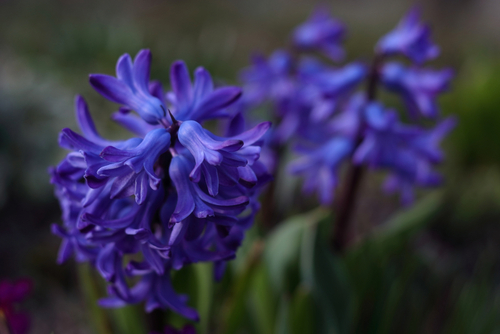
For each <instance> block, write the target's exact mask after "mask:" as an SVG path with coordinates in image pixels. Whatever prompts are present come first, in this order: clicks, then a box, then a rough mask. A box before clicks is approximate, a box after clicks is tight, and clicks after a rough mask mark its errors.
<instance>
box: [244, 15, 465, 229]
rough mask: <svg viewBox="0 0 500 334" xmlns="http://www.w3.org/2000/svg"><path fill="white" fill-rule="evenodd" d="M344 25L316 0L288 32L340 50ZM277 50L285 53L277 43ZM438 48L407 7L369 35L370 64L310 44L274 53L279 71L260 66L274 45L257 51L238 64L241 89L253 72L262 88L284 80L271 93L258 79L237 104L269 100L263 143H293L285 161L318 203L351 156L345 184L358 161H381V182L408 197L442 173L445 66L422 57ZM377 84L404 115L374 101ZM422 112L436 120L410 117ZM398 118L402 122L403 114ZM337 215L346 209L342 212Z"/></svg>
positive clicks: (327, 199)
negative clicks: (380, 32)
mask: <svg viewBox="0 0 500 334" xmlns="http://www.w3.org/2000/svg"><path fill="white" fill-rule="evenodd" d="M344 34H345V29H344V28H343V27H342V25H341V24H340V23H339V22H338V21H337V20H335V19H333V18H331V17H330V16H329V14H328V13H327V12H326V11H325V8H324V7H320V8H318V9H317V10H316V11H315V12H314V13H313V15H312V16H311V17H310V18H309V19H308V20H307V21H306V22H305V23H303V24H301V25H300V26H299V27H298V28H296V30H295V31H294V33H293V40H294V42H295V44H296V45H297V46H302V47H299V48H298V50H304V51H310V50H312V49H314V50H317V51H321V50H325V49H328V48H330V49H339V50H340V49H341V44H340V42H341V41H342V36H343V35H344ZM295 51H296V50H295ZM279 54H281V55H287V53H286V52H285V51H282V50H280V51H279ZM438 54H439V49H438V47H437V46H436V45H435V44H434V43H433V42H432V41H431V36H430V29H429V27H428V26H427V25H425V24H423V23H422V22H421V21H420V14H419V12H418V10H417V9H413V10H411V11H410V12H409V13H408V14H407V15H406V16H405V17H404V18H403V19H402V20H401V22H400V23H399V25H398V26H397V27H396V28H395V29H394V30H393V31H391V32H389V33H388V34H387V35H386V36H384V37H382V38H381V39H380V41H379V42H378V43H377V45H376V47H375V55H374V57H373V59H374V60H373V62H372V64H367V63H364V62H362V61H354V62H351V63H347V64H341V65H338V66H337V65H333V64H330V63H329V62H326V61H324V60H322V59H320V58H314V57H312V56H311V55H310V54H308V55H306V56H302V55H301V54H300V53H299V54H297V53H295V54H294V57H293V58H292V57H290V56H288V57H284V56H283V58H284V59H287V61H286V62H283V64H286V66H283V67H281V68H282V69H283V70H281V71H275V72H273V73H279V75H269V73H271V71H269V68H272V66H271V64H272V63H273V62H272V59H273V58H274V57H276V53H274V54H273V55H272V56H271V57H270V58H269V59H268V60H267V62H264V60H261V61H260V63H259V66H257V65H256V64H255V63H254V64H253V65H252V66H250V67H249V68H247V69H245V70H243V74H244V75H242V77H241V79H242V81H243V90H244V91H247V90H252V89H254V88H253V87H255V85H256V82H258V84H259V87H266V88H267V87H273V86H274V85H275V84H276V82H287V85H286V86H287V87H289V88H288V89H286V90H281V92H282V94H280V95H279V98H277V97H276V95H274V94H271V93H270V92H271V90H270V89H263V90H262V92H261V95H262V96H264V97H262V96H259V98H256V99H255V100H254V101H253V103H252V102H251V101H250V102H249V103H247V104H246V105H247V107H248V106H252V105H254V106H255V107H261V105H265V104H266V103H267V104H268V105H269V104H270V105H271V107H272V111H273V112H274V118H275V120H276V123H277V125H276V127H275V130H274V131H273V132H272V133H271V134H270V135H269V136H270V137H271V140H269V142H271V143H272V145H271V148H272V149H273V150H274V151H275V152H277V153H278V152H282V151H283V150H284V149H285V147H287V146H288V145H291V146H292V147H295V148H296V149H295V152H296V154H297V159H296V160H295V161H293V162H292V163H291V164H290V166H289V168H288V171H289V172H291V173H292V174H294V175H299V176H303V177H304V183H303V191H304V192H305V193H306V194H309V193H311V192H313V191H316V192H317V193H318V196H319V199H320V201H321V203H322V204H323V205H328V204H331V203H332V202H333V199H334V196H333V194H334V193H335V190H336V188H337V186H338V184H339V182H338V180H339V179H341V176H340V175H339V173H340V171H341V170H342V168H341V166H342V165H343V164H347V165H349V166H350V167H349V168H348V170H347V173H346V179H347V180H346V181H345V182H346V183H347V184H349V185H348V186H346V187H345V189H349V187H350V186H351V185H353V187H356V185H357V184H359V182H358V181H357V179H359V177H360V175H361V171H362V170H363V168H364V167H363V166H366V167H369V168H370V169H377V170H385V171H387V173H388V175H389V176H388V179H387V181H386V183H385V184H384V185H383V188H384V190H385V191H387V192H389V193H392V192H398V193H400V194H401V202H402V203H403V204H410V203H411V202H412V200H413V198H414V196H413V189H414V188H415V187H433V186H436V185H438V184H440V183H441V182H442V178H441V177H440V176H439V174H438V173H437V172H436V171H434V168H435V167H436V165H437V164H439V163H440V162H442V161H443V155H442V153H441V152H440V151H439V149H438V146H439V143H440V141H441V140H442V139H443V138H444V137H445V136H446V134H447V133H448V132H449V131H450V130H451V129H452V128H453V127H454V125H455V124H456V120H454V119H453V118H448V119H444V120H442V119H440V113H439V107H438V103H437V99H438V97H439V96H440V94H442V93H444V92H445V91H447V90H448V89H449V86H450V81H451V79H452V78H453V71H451V70H450V69H444V70H434V69H429V68H426V67H423V64H424V63H425V62H426V61H428V60H432V59H434V58H436V57H437V56H438ZM394 56H403V57H405V58H407V59H408V60H409V61H410V62H411V64H410V65H403V64H401V63H397V62H394V61H392V59H391V58H392V57H394ZM249 73H251V74H252V75H251V76H249V75H248V74H249ZM256 78H258V80H257V79H256ZM278 78H279V80H278ZM381 89H385V90H387V91H388V92H390V93H394V94H396V95H398V96H399V97H400V98H401V99H402V101H403V102H404V106H405V110H404V111H402V112H403V113H406V114H407V116H402V117H399V114H400V113H401V111H396V110H391V109H390V108H387V107H385V106H384V105H383V103H382V102H380V101H378V91H379V90H381ZM263 101H264V102H263ZM283 101H285V102H283ZM268 102H271V103H268ZM250 109H251V107H250ZM248 112H249V111H248V110H246V111H245V113H247V114H248ZM421 117H424V118H428V119H431V120H432V121H435V122H437V125H436V126H435V127H434V128H433V127H432V125H431V124H430V123H428V124H429V125H428V126H426V127H424V126H422V125H421V124H420V123H417V121H419V119H420V118H421ZM404 119H409V122H407V123H406V122H403V121H402V120H404ZM430 138H433V139H432V140H431V139H430ZM438 152H439V153H438ZM346 192H348V191H347V190H346ZM351 193H353V192H351ZM349 196H351V195H343V196H341V198H340V199H339V203H341V204H339V205H341V206H342V207H341V208H340V210H341V211H343V210H350V207H352V206H350V205H347V204H346V203H347V202H349V201H352V198H353V197H349ZM344 197H345V198H344ZM347 197H349V198H350V199H346V198H347ZM343 208H346V209H343ZM339 216H340V217H347V216H348V214H343V213H342V212H341V213H340V214H339ZM340 219H341V220H342V219H347V218H340Z"/></svg>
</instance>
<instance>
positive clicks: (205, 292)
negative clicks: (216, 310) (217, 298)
mask: <svg viewBox="0 0 500 334" xmlns="http://www.w3.org/2000/svg"><path fill="white" fill-rule="evenodd" d="M193 268H194V272H195V274H196V283H197V301H196V306H197V310H198V313H199V314H200V323H199V327H198V333H200V334H206V333H208V330H209V324H210V318H211V317H210V309H211V306H212V297H213V290H214V283H213V281H214V279H213V266H212V264H211V263H196V264H194V265H193Z"/></svg>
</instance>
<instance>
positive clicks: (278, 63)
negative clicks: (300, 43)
mask: <svg viewBox="0 0 500 334" xmlns="http://www.w3.org/2000/svg"><path fill="white" fill-rule="evenodd" d="M292 65H293V62H292V57H291V56H290V54H289V53H288V52H286V51H284V50H277V51H275V52H274V53H273V54H272V55H271V56H269V58H268V59H266V58H265V57H263V56H261V55H256V56H254V57H253V58H252V66H250V67H248V68H246V69H244V70H242V71H241V74H240V80H241V81H242V82H243V83H245V95H246V96H247V97H246V99H247V100H249V101H252V102H253V104H254V105H256V104H260V103H262V102H264V101H266V100H271V101H273V102H277V103H281V102H282V101H283V100H287V99H288V98H289V96H290V95H291V94H292V93H293V92H294V91H295V83H294V79H293V78H292V77H291V73H292Z"/></svg>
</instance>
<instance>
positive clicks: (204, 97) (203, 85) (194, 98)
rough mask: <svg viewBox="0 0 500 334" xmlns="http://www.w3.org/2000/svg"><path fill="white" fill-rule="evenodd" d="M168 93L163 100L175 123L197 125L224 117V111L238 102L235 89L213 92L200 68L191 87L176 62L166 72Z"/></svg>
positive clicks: (183, 68) (207, 75)
mask: <svg viewBox="0 0 500 334" xmlns="http://www.w3.org/2000/svg"><path fill="white" fill-rule="evenodd" d="M170 81H171V84H172V92H170V93H168V94H167V99H168V100H169V101H170V103H171V104H172V109H171V111H172V114H173V115H174V116H175V118H176V119H177V120H180V121H187V120H195V121H198V122H201V121H204V120H207V119H211V118H218V117H224V116H228V115H227V113H226V112H225V108H226V107H228V106H229V105H231V104H232V103H233V102H235V101H236V100H238V98H239V97H240V95H241V89H240V88H238V87H230V86H229V87H221V88H214V84H213V81H212V77H211V76H210V73H208V71H207V70H205V69H204V68H203V67H198V68H197V69H196V71H195V72H194V85H193V84H192V83H191V79H190V77H189V71H188V69H187V66H186V64H185V63H184V62H183V61H176V62H175V63H173V64H172V67H171V69H170Z"/></svg>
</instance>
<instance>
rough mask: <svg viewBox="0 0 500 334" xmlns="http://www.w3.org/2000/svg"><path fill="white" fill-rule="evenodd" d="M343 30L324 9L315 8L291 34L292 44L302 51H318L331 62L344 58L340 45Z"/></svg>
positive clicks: (343, 33) (343, 34)
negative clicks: (331, 60)
mask: <svg viewBox="0 0 500 334" xmlns="http://www.w3.org/2000/svg"><path fill="white" fill-rule="evenodd" d="M344 36H345V28H344V26H343V25H342V24H341V23H340V22H339V21H337V20H335V19H333V18H332V17H331V16H330V15H329V14H328V11H327V10H326V8H323V7H319V8H317V9H316V10H315V11H314V12H313V13H312V14H311V16H310V17H309V19H308V20H307V21H306V22H304V23H303V24H301V25H299V26H298V27H297V28H296V29H295V31H294V32H293V42H294V44H295V45H296V46H297V47H298V48H300V49H303V50H320V51H322V52H323V53H325V54H326V55H327V56H328V57H330V58H331V59H333V60H336V61H339V60H342V59H343V58H344V54H345V52H344V50H343V49H342V47H341V46H340V43H341V42H342V40H343V39H344Z"/></svg>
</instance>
